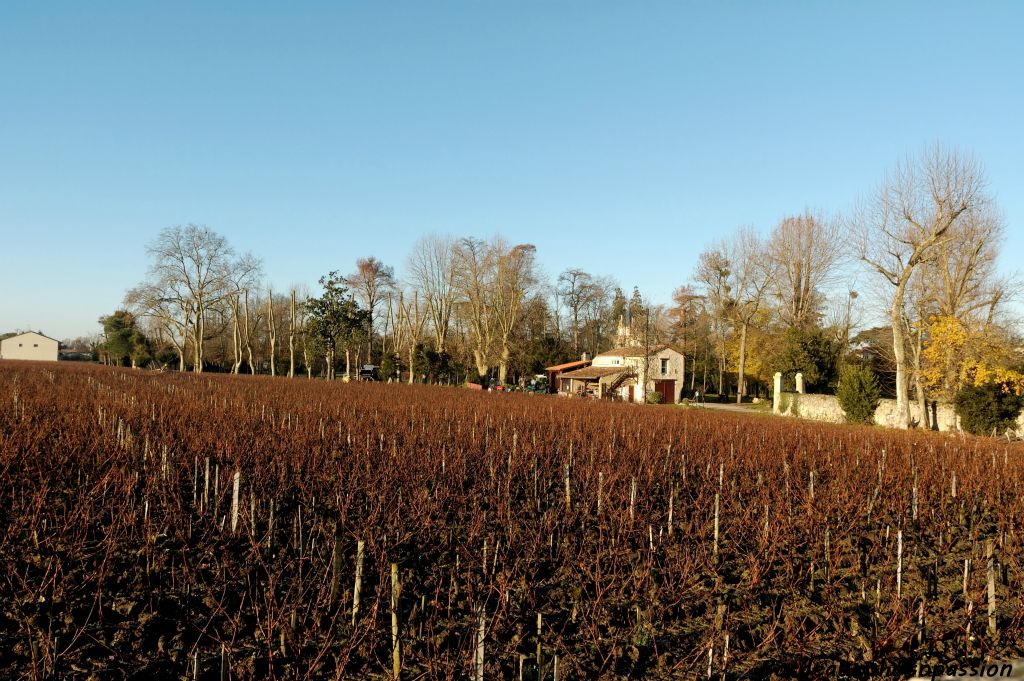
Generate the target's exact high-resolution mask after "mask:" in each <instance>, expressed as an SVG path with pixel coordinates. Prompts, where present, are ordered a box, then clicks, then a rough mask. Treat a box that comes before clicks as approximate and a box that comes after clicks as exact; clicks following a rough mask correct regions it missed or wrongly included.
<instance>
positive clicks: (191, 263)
mask: <svg viewBox="0 0 1024 681" xmlns="http://www.w3.org/2000/svg"><path fill="white" fill-rule="evenodd" d="M146 252H147V253H148V255H149V256H150V257H151V258H152V259H153V263H152V265H151V266H150V271H149V277H150V279H149V282H150V283H151V284H152V285H154V286H155V287H156V288H158V289H159V290H161V291H162V292H163V296H162V298H164V299H167V300H170V301H172V302H171V304H173V305H177V306H178V307H179V308H180V309H181V310H182V311H183V313H182V318H184V319H186V320H187V322H188V325H189V332H188V335H189V336H190V337H191V339H192V345H193V362H194V365H193V370H194V371H197V372H201V371H202V370H203V348H204V343H205V340H206V323H207V317H208V315H209V314H210V311H211V310H212V309H213V308H214V307H215V306H217V305H219V304H220V303H221V301H222V300H223V299H224V297H225V296H227V295H229V294H230V287H229V286H228V285H227V278H228V273H229V272H230V269H231V264H232V259H233V255H234V252H233V251H232V249H231V246H230V245H228V242H227V240H226V239H225V238H224V237H223V236H221V235H220V234H217V233H216V232H214V231H213V230H211V229H210V228H209V227H206V226H201V225H193V224H189V225H185V226H180V225H179V226H176V227H167V228H165V229H163V230H161V231H160V233H159V234H158V235H157V237H156V239H154V240H153V242H152V243H150V244H149V246H147V248H146Z"/></svg>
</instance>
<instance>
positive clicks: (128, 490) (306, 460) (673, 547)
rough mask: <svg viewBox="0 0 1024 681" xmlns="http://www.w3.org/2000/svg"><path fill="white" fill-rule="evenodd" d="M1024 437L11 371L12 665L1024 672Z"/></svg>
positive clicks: (360, 670)
mask: <svg viewBox="0 0 1024 681" xmlns="http://www.w3.org/2000/svg"><path fill="white" fill-rule="evenodd" d="M1021 453H1022V449H1021V445H1019V444H1017V443H1008V442H1007V441H1006V440H1002V441H1000V440H993V439H984V438H966V439H964V438H961V437H951V436H939V435H937V434H930V433H921V432H909V433H899V432H891V431H882V430H877V429H873V428H866V427H864V428H859V427H858V428H854V427H833V426H827V425H822V424H811V423H805V422H798V421H796V420H784V419H775V418H770V417H758V416H739V415H731V414H722V413H713V412H710V411H704V410H683V409H679V408H674V407H668V406H666V407H641V406H635V405H623V404H605V403H593V402H583V401H573V400H563V399H557V398H547V397H537V396H527V395H499V394H486V393H474V392H470V391H466V390H460V389H456V388H439V387H428V386H405V385H382V384H353V385H342V384H329V383H327V382H323V381H309V380H305V379H302V380H298V379H296V380H286V379H276V380H275V379H269V378H259V377H230V376H205V375H199V376H197V375H179V374H162V373H150V372H138V371H131V370H117V369H106V368H100V367H89V366H69V365H65V364H61V365H43V364H32V363H10V362H8V363H5V364H0V561H2V562H3V581H2V582H0V677H5V678H6V677H8V676H10V677H27V678H38V679H43V678H71V677H76V676H77V677H78V678H83V679H84V678H90V677H91V678H97V679H103V678H123V677H126V676H129V677H137V678H168V679H186V678H187V679H193V678H198V679H202V678H206V679H229V678H231V679H240V678H351V679H365V678H377V679H385V678H394V675H395V674H397V675H399V676H400V677H401V678H406V679H448V678H467V679H476V678H487V679H492V678H494V679H498V678H501V679H529V680H531V681H532V680H534V679H559V680H561V679H588V678H607V679H616V678H666V679H675V678H678V679H693V678H715V679H721V678H725V679H739V678H750V679H764V678H777V679H791V678H797V677H802V678H829V679H831V678H877V679H885V678H905V677H907V676H910V675H912V674H913V673H914V672H915V669H917V668H918V665H928V664H931V663H934V662H936V661H939V662H950V661H954V660H956V661H961V662H962V661H967V660H985V659H994V660H1009V659H1013V658H1019V657H1021V656H1022V654H1024V626H1022V624H1024V622H1022V619H1024V607H1022V602H1021V586H1022V583H1021V582H1022V572H1021V567H1022V565H1021V562H1022V558H1024V550H1022V544H1021V534H1020V532H1021V521H1022V511H1024V500H1022V495H1021V490H1020V489H1019V485H1020V481H1021V478H1022V473H1024V465H1022V462H1021Z"/></svg>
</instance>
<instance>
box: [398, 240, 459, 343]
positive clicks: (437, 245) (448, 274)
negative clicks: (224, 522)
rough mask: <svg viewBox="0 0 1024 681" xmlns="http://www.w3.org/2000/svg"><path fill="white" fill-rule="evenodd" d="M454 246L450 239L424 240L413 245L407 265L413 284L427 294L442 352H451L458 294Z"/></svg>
mask: <svg viewBox="0 0 1024 681" xmlns="http://www.w3.org/2000/svg"><path fill="white" fill-rule="evenodd" d="M454 246H455V244H454V243H453V241H452V239H451V238H450V237H447V236H438V235H435V234H431V235H428V236H425V237H422V238H421V239H420V240H419V241H417V242H416V245H415V246H413V249H412V253H411V254H410V255H409V261H408V264H407V266H406V268H407V271H408V278H409V284H410V285H412V287H413V288H415V289H417V290H419V291H422V292H423V297H424V301H425V303H426V307H427V312H428V314H429V315H430V326H431V328H432V329H433V331H434V346H435V347H436V349H437V351H438V352H447V350H448V329H449V327H450V325H451V319H452V310H453V308H454V305H455V298H456V295H457V292H456V286H455V285H456V277H455V259H454Z"/></svg>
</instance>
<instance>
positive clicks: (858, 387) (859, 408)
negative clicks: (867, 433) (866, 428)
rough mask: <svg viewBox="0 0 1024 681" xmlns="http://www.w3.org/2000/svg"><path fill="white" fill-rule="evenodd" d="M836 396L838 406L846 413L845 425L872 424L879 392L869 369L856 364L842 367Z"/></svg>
mask: <svg viewBox="0 0 1024 681" xmlns="http://www.w3.org/2000/svg"><path fill="white" fill-rule="evenodd" d="M836 395H837V397H839V406H841V407H842V408H843V412H845V413H846V421H847V423H873V422H874V419H875V409H877V408H878V401H879V399H881V391H880V390H879V388H878V379H877V378H875V373H874V372H873V371H871V369H869V368H868V367H866V366H861V365H858V364H852V365H848V366H846V367H844V368H843V370H842V371H841V372H840V374H839V385H838V386H836Z"/></svg>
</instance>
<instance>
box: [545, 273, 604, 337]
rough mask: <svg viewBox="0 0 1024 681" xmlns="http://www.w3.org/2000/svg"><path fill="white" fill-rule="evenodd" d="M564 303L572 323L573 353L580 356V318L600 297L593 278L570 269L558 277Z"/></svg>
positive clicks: (558, 290)
mask: <svg viewBox="0 0 1024 681" xmlns="http://www.w3.org/2000/svg"><path fill="white" fill-rule="evenodd" d="M555 291H556V293H557V295H558V297H559V298H560V299H561V301H562V303H563V304H564V305H565V307H566V308H568V311H569V319H570V320H571V321H572V351H573V352H574V353H575V354H576V355H577V356H579V354H580V321H581V320H580V317H581V315H583V314H584V313H585V311H586V309H587V307H588V306H590V305H591V304H592V303H593V302H594V300H595V298H596V297H597V295H598V293H599V292H598V289H597V286H596V285H595V282H594V277H592V276H591V275H590V274H588V273H587V272H584V271H583V270H581V269H578V268H570V269H567V270H565V271H564V272H562V273H561V274H560V275H558V284H557V287H556V289H555Z"/></svg>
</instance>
